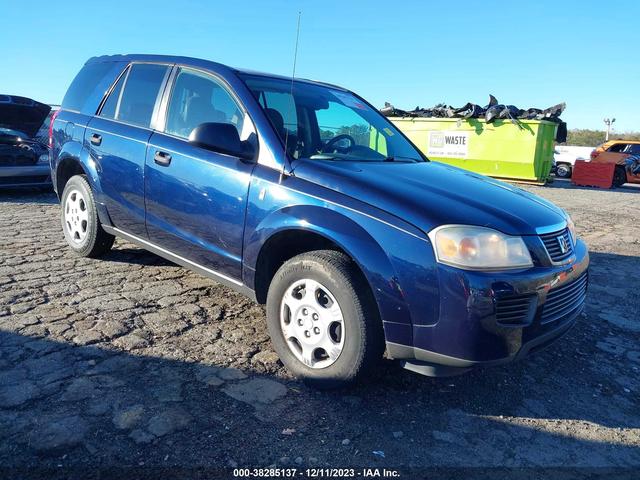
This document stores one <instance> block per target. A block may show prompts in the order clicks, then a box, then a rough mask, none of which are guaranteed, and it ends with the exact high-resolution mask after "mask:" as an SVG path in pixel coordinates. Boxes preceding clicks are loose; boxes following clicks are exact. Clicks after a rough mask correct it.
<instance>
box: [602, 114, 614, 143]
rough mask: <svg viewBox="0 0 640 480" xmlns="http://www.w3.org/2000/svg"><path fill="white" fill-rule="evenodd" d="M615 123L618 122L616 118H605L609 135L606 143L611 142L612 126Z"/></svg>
mask: <svg viewBox="0 0 640 480" xmlns="http://www.w3.org/2000/svg"><path fill="white" fill-rule="evenodd" d="M615 121H616V119H615V118H611V119H609V118H605V119H604V124H605V125H606V126H607V135H606V137H605V139H604V141H605V142H608V141H609V134H610V133H611V124H612V123H613V122H615Z"/></svg>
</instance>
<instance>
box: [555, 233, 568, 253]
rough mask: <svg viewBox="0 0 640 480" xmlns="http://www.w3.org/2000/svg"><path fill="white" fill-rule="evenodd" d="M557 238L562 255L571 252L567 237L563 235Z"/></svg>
mask: <svg viewBox="0 0 640 480" xmlns="http://www.w3.org/2000/svg"><path fill="white" fill-rule="evenodd" d="M557 238H558V245H560V251H561V252H562V253H567V251H568V250H569V244H568V243H567V239H566V237H564V236H563V235H560V236H559V237H557Z"/></svg>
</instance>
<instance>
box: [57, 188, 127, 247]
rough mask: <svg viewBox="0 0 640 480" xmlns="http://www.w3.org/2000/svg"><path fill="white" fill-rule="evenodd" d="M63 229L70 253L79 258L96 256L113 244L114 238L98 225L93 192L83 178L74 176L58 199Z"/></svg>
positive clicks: (98, 220)
mask: <svg viewBox="0 0 640 480" xmlns="http://www.w3.org/2000/svg"><path fill="white" fill-rule="evenodd" d="M61 206H62V213H61V221H62V229H63V231H64V238H65V239H66V241H67V244H68V245H69V247H71V250H73V252H74V253H75V254H77V255H80V256H81V257H99V256H100V255H102V254H104V253H106V252H108V251H109V250H110V249H111V246H112V245H113V241H114V239H115V238H114V236H113V235H110V234H109V233H107V232H105V231H104V229H103V228H102V225H100V219H99V218H98V212H97V210H96V203H95V200H94V198H93V192H92V191H91V187H90V186H89V182H87V179H86V177H85V175H74V176H73V177H71V178H70V179H69V181H68V182H67V184H66V185H65V187H64V192H63V193H62V199H61Z"/></svg>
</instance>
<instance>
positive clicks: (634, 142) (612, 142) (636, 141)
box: [605, 138, 640, 145]
mask: <svg viewBox="0 0 640 480" xmlns="http://www.w3.org/2000/svg"><path fill="white" fill-rule="evenodd" d="M605 143H606V144H607V145H615V144H616V143H630V144H633V145H638V144H640V140H625V139H624V138H618V139H615V140H609V141H608V142H605Z"/></svg>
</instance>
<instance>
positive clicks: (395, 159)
mask: <svg viewBox="0 0 640 480" xmlns="http://www.w3.org/2000/svg"><path fill="white" fill-rule="evenodd" d="M384 161H385V162H404V163H409V162H410V163H418V162H420V160H418V159H417V158H411V157H387V158H385V159H384Z"/></svg>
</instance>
